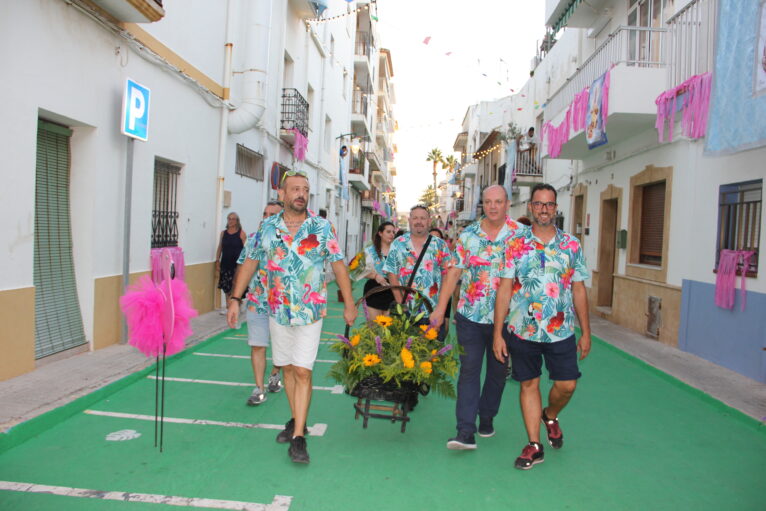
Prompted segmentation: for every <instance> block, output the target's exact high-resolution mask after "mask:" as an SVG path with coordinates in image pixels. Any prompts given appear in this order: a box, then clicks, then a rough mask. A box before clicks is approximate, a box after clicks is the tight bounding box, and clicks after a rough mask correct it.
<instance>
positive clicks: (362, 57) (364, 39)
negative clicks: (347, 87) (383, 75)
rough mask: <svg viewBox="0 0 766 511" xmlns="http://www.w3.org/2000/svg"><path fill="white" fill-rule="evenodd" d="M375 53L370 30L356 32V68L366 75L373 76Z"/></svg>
mask: <svg viewBox="0 0 766 511" xmlns="http://www.w3.org/2000/svg"><path fill="white" fill-rule="evenodd" d="M374 55H375V45H374V42H373V39H372V35H371V34H370V33H369V32H361V31H357V32H356V41H355V42H354V70H355V71H356V72H357V76H360V75H359V74H358V73H359V72H361V73H363V75H365V76H366V77H373V76H375V75H374V74H373V67H372V58H373V56H374Z"/></svg>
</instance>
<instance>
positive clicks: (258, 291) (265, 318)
mask: <svg viewBox="0 0 766 511" xmlns="http://www.w3.org/2000/svg"><path fill="white" fill-rule="evenodd" d="M280 211H282V203H281V202H279V201H269V203H268V204H266V207H265V208H264V210H263V218H264V220H265V219H266V218H269V217H271V216H274V215H276V214H278V213H279V212H280ZM258 232H259V231H255V232H254V233H252V234H250V236H248V237H247V242H246V243H245V247H244V248H243V249H242V253H241V254H240V255H239V259H237V264H242V263H244V262H245V259H246V258H247V254H248V253H252V252H254V251H255V249H256V247H257V246H258V243H259V242H260V237H259V236H258ZM267 286H268V282H267V274H266V270H265V269H264V268H259V269H258V271H256V272H255V273H254V274H253V279H252V280H251V281H250V286H249V287H250V292H249V293H248V294H247V344H248V345H249V346H250V361H251V363H252V365H253V376H254V378H255V389H253V392H252V394H250V397H249V398H248V399H247V404H248V405H249V406H256V405H259V404H261V403H263V402H264V401H266V388H265V387H264V382H263V379H264V375H265V372H266V347H267V346H268V345H269V340H270V339H271V336H270V335H269V304H268V302H267V301H266V298H267V295H268V294H267V293H266V289H267ZM268 389H269V392H279V391H280V390H282V382H281V381H280V380H279V367H277V366H272V369H271V375H270V376H269V386H268Z"/></svg>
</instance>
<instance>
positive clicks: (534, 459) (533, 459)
mask: <svg viewBox="0 0 766 511" xmlns="http://www.w3.org/2000/svg"><path fill="white" fill-rule="evenodd" d="M544 460H545V453H544V452H543V444H538V443H537V442H529V443H528V444H527V445H525V446H524V449H522V450H521V456H519V457H518V458H516V463H514V466H515V467H516V468H518V469H521V470H529V469H530V468H532V467H534V466H535V465H537V464H538V463H542V462H543V461H544Z"/></svg>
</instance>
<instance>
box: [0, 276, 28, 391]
mask: <svg viewBox="0 0 766 511" xmlns="http://www.w3.org/2000/svg"><path fill="white" fill-rule="evenodd" d="M0 329H2V330H1V333H0V351H2V355H1V356H0V381H2V380H7V379H9V378H13V377H14V376H18V375H20V374H24V373H26V372H29V371H31V370H33V369H34V368H35V288H34V287H25V288H21V289H9V290H7V291H0Z"/></svg>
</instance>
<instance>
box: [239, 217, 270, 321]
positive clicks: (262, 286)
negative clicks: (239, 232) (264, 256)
mask: <svg viewBox="0 0 766 511" xmlns="http://www.w3.org/2000/svg"><path fill="white" fill-rule="evenodd" d="M259 232H260V231H256V232H254V233H252V234H250V236H248V237H247V241H246V242H245V247H244V248H243V249H242V252H241V253H240V254H239V259H237V264H242V263H244V262H245V259H247V254H248V253H254V252H255V250H256V248H257V247H258V243H259V242H260V237H259V236H258V233H259ZM267 280H268V279H267V278H266V270H265V269H264V267H263V266H262V265H258V268H257V269H256V270H255V273H254V274H253V278H252V279H251V280H250V286H249V289H250V291H249V292H248V293H247V310H249V311H252V312H255V313H256V314H261V315H262V314H268V313H269V304H268V301H267V300H266V298H267V295H266V286H267V285H268V281H267Z"/></svg>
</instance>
